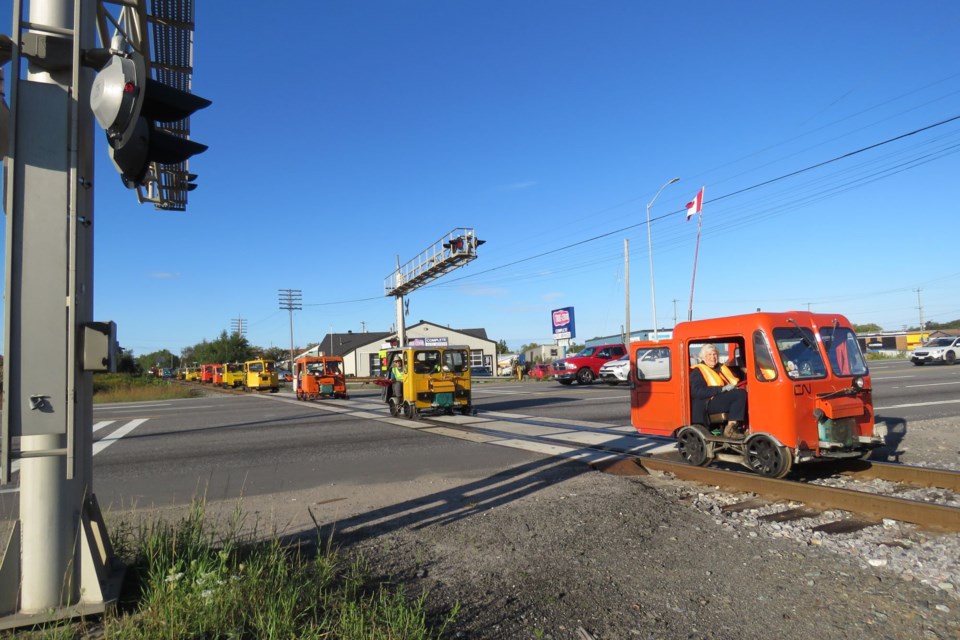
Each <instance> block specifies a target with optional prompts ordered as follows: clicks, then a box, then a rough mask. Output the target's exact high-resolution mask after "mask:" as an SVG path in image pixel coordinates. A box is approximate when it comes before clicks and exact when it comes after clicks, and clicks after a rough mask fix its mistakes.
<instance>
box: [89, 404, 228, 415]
mask: <svg viewBox="0 0 960 640" xmlns="http://www.w3.org/2000/svg"><path fill="white" fill-rule="evenodd" d="M211 408H219V406H218V405H213V404H198V405H191V406H190V407H189V409H190V410H191V411H192V410H194V409H211ZM183 409H184V407H168V408H164V407H161V405H154V406H152V407H121V408H119V409H114V408H110V409H100V410H99V412H100V413H112V412H117V413H120V412H123V411H137V412H140V413H145V412H146V411H151V412H152V411H183Z"/></svg>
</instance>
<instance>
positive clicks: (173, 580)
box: [17, 501, 459, 640]
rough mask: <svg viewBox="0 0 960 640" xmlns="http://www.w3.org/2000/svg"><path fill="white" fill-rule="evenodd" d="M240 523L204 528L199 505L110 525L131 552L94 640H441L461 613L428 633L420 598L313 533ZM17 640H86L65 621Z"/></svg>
mask: <svg viewBox="0 0 960 640" xmlns="http://www.w3.org/2000/svg"><path fill="white" fill-rule="evenodd" d="M243 524H244V518H243V514H242V513H241V512H240V511H236V512H235V513H234V514H233V517H232V519H231V520H230V521H229V522H227V523H225V524H223V525H222V526H220V523H215V522H209V521H208V517H207V509H206V504H205V503H204V502H202V501H199V502H195V503H194V504H193V505H191V508H190V510H189V511H188V513H187V514H186V515H185V516H184V517H183V519H182V520H180V521H179V522H177V523H175V524H169V523H167V522H164V521H162V520H158V521H153V522H146V523H140V524H139V525H136V526H133V525H129V524H128V525H124V526H116V525H115V526H113V530H114V532H120V533H121V535H122V536H124V537H127V538H129V539H126V540H120V541H118V544H116V545H115V546H116V548H117V549H124V550H125V551H127V552H128V553H130V554H131V555H130V556H129V557H126V558H124V560H125V561H126V562H127V563H128V569H127V576H126V581H125V586H126V590H125V595H124V596H123V597H122V598H121V602H120V603H119V607H118V611H117V612H116V613H113V614H106V615H105V616H104V618H103V621H102V625H101V626H100V627H99V628H98V629H96V630H95V633H96V634H97V635H96V637H102V638H109V639H111V640H154V639H157V638H170V639H181V638H204V639H211V640H212V639H221V638H222V639H224V640H226V639H230V640H261V639H263V640H273V639H275V640H279V639H287V638H298V639H299V638H304V639H308V640H310V639H317V640H319V639H324V640H330V639H334V638H336V639H338V640H339V639H342V640H360V639H372V638H376V639H384V640H387V639H389V640H393V639H397V640H399V639H404V640H406V639H410V640H417V639H427V638H441V637H442V636H443V634H444V632H445V630H446V628H447V626H448V625H449V624H451V623H452V622H453V621H454V620H455V619H456V616H457V614H458V612H459V607H458V606H455V607H454V609H453V611H451V612H448V613H446V614H444V616H443V617H442V619H441V620H440V621H439V628H434V627H436V626H437V625H431V624H430V623H429V621H428V613H427V594H426V593H423V594H421V595H420V596H419V597H418V598H416V599H414V600H412V601H411V600H408V599H407V598H406V596H405V595H404V593H403V590H402V588H400V587H394V588H390V587H389V586H387V585H383V584H372V583H371V578H370V574H371V569H370V566H369V564H368V562H367V560H366V559H365V558H364V557H362V556H358V557H355V558H352V559H351V558H347V557H346V556H344V555H341V554H339V553H337V552H336V551H335V550H333V549H332V542H331V541H328V542H327V545H326V546H324V545H323V544H321V542H322V541H321V540H320V539H319V536H320V529H319V527H317V528H315V530H314V535H315V536H316V539H315V540H314V541H311V543H310V544H306V543H303V542H297V543H291V544H284V543H283V542H282V541H281V539H280V538H279V537H278V536H277V535H273V536H271V537H270V538H269V539H267V540H259V539H257V534H256V530H255V529H254V530H250V531H248V532H247V533H242V531H243V529H244V527H243ZM218 530H223V531H225V532H226V533H225V534H224V535H223V537H220V536H218V534H216V533H215V532H216V531H218ZM87 626H89V623H87ZM17 637H18V638H19V637H24V638H31V639H32V640H74V639H79V638H84V637H89V636H87V635H85V630H84V629H83V628H82V625H81V624H80V623H73V624H69V625H63V624H61V625H58V626H53V625H52V626H50V627H48V628H46V629H42V630H39V631H34V632H31V633H28V634H24V635H18V636H17Z"/></svg>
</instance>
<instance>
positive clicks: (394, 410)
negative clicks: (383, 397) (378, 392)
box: [387, 398, 400, 418]
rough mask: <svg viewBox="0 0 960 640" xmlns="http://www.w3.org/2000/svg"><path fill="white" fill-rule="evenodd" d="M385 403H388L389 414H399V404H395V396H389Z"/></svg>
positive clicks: (395, 415)
mask: <svg viewBox="0 0 960 640" xmlns="http://www.w3.org/2000/svg"><path fill="white" fill-rule="evenodd" d="M387 404H388V405H390V415H392V416H393V417H394V418H396V417H397V416H398V415H400V405H399V404H397V399H396V398H390V399H389V400H387Z"/></svg>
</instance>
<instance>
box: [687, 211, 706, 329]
mask: <svg viewBox="0 0 960 640" xmlns="http://www.w3.org/2000/svg"><path fill="white" fill-rule="evenodd" d="M702 226H703V210H701V211H700V215H699V216H698V217H697V248H696V249H695V250H694V252H693V279H692V280H691V281H690V306H689V307H687V321H688V322H689V321H691V320H693V285H694V283H696V281H697V256H698V255H699V254H700V229H701V227H702Z"/></svg>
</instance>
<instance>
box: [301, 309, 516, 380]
mask: <svg viewBox="0 0 960 640" xmlns="http://www.w3.org/2000/svg"><path fill="white" fill-rule="evenodd" d="M406 334H407V344H408V345H410V346H430V345H436V346H444V347H447V346H465V347H467V348H468V349H469V350H470V365H471V366H474V367H477V366H482V367H486V368H487V369H488V370H490V371H493V366H494V363H495V362H496V357H497V343H496V342H494V341H493V340H490V339H489V338H487V330H486V329H451V328H450V327H444V326H442V325H439V324H434V323H432V322H427V321H426V320H421V321H420V322H418V323H417V324H415V325H413V326H410V327H407V328H406ZM396 340H397V333H396V332H395V331H394V332H383V331H371V332H367V333H354V332H352V331H347V332H346V333H330V334H327V335H325V336H324V337H323V340H321V341H320V344H318V345H317V346H315V347H312V348H310V349H308V350H307V351H304V352H303V353H301V354H300V355H301V356H315V355H333V356H341V357H342V358H343V368H344V370H345V371H344V372H345V373H346V374H347V375H348V376H357V377H360V378H365V377H369V376H376V375H379V367H380V349H381V348H382V346H383V345H384V344H390V343H391V342H392V343H396Z"/></svg>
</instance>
